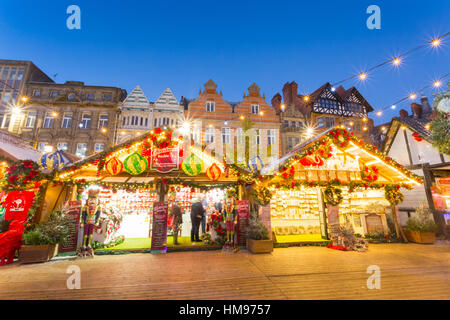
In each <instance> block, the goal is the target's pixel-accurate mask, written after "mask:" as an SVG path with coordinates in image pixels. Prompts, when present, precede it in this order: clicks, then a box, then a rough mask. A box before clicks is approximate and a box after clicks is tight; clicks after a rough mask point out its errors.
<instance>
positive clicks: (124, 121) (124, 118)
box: [122, 117, 127, 126]
mask: <svg viewBox="0 0 450 320" xmlns="http://www.w3.org/2000/svg"><path fill="white" fill-rule="evenodd" d="M125 123H127V117H123V118H122V126H124V125H125Z"/></svg>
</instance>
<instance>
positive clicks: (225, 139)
mask: <svg viewBox="0 0 450 320" xmlns="http://www.w3.org/2000/svg"><path fill="white" fill-rule="evenodd" d="M230 141H231V133H230V128H222V143H223V144H230Z"/></svg>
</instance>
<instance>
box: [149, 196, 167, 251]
mask: <svg viewBox="0 0 450 320" xmlns="http://www.w3.org/2000/svg"><path fill="white" fill-rule="evenodd" d="M168 209H169V208H168V205H167V203H164V202H154V203H153V224H152V245H151V253H165V252H166V251H167V215H168Z"/></svg>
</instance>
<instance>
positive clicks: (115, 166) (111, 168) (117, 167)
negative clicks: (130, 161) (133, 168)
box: [105, 157, 123, 176]
mask: <svg viewBox="0 0 450 320" xmlns="http://www.w3.org/2000/svg"><path fill="white" fill-rule="evenodd" d="M105 169H106V171H107V172H108V173H109V174H110V175H112V176H115V175H116V174H119V173H121V172H122V171H123V164H122V161H120V160H119V159H117V158H116V157H113V158H111V159H109V160H108V161H107V162H106V164H105Z"/></svg>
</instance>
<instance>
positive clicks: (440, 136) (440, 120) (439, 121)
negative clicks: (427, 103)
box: [430, 82, 450, 154]
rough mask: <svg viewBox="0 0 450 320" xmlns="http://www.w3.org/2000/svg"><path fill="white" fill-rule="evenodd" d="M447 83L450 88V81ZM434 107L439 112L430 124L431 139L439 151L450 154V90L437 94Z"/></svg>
mask: <svg viewBox="0 0 450 320" xmlns="http://www.w3.org/2000/svg"><path fill="white" fill-rule="evenodd" d="M447 85H448V86H449V88H450V82H449V83H448V84H447ZM433 107H434V108H435V110H436V113H437V114H436V117H435V118H434V119H433V121H431V124H430V129H431V136H430V139H431V140H432V142H433V146H435V147H436V148H438V149H439V152H441V153H443V154H450V90H447V91H446V92H442V93H440V94H437V95H435V97H434V101H433Z"/></svg>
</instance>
